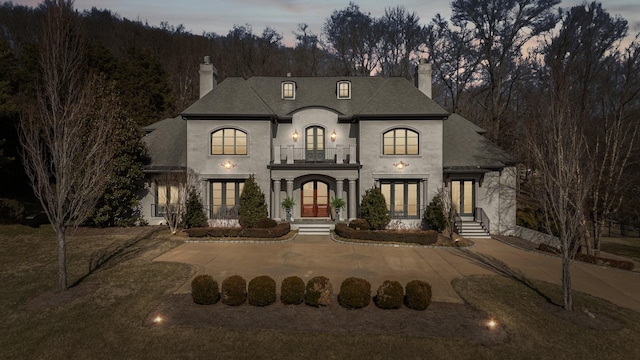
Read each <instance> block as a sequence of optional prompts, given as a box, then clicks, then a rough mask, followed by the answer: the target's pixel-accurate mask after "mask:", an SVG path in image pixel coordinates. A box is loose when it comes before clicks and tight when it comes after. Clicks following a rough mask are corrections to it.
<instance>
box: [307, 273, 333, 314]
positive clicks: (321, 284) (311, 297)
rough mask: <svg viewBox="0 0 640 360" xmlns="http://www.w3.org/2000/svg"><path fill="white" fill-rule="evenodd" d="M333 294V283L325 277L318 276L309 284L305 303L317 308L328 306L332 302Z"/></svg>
mask: <svg viewBox="0 0 640 360" xmlns="http://www.w3.org/2000/svg"><path fill="white" fill-rule="evenodd" d="M332 293H333V286H332V285H331V281H329V279H327V278H326V277H324V276H316V277H314V278H312V279H311V280H309V282H307V289H306V293H305V295H304V302H305V303H306V304H307V305H310V306H315V307H320V306H327V305H329V303H330V302H331V294H332Z"/></svg>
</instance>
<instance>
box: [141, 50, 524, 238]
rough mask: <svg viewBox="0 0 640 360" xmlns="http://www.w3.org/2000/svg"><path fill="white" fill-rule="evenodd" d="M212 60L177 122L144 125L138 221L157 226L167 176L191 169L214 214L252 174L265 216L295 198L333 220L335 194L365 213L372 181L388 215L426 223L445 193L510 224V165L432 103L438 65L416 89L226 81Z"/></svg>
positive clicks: (305, 212)
mask: <svg viewBox="0 0 640 360" xmlns="http://www.w3.org/2000/svg"><path fill="white" fill-rule="evenodd" d="M213 73H214V69H213V65H211V64H209V63H208V61H205V64H202V65H201V71H200V75H201V79H200V82H201V97H200V99H199V100H198V101H196V102H195V103H194V104H193V105H192V106H190V107H189V108H187V109H186V110H185V111H184V112H183V113H182V114H180V116H178V117H176V118H173V119H166V120H163V121H161V122H158V123H156V124H153V125H151V126H149V127H147V128H145V130H146V131H147V132H148V134H147V135H146V136H145V138H144V139H145V142H146V143H147V146H148V148H149V152H150V156H151V163H150V164H149V165H148V166H147V167H146V172H147V174H148V177H147V186H146V189H147V191H146V193H145V196H144V198H143V214H144V216H145V218H146V219H147V221H149V223H151V224H157V223H162V222H163V221H164V218H163V216H162V209H164V208H165V207H166V206H167V204H170V203H171V202H172V201H176V199H177V196H176V191H177V188H176V186H175V184H169V183H166V181H165V182H163V181H162V176H161V175H162V174H167V173H170V172H175V171H184V169H187V168H190V169H192V170H193V171H194V172H195V174H197V176H198V179H199V182H200V190H201V195H202V201H203V204H204V206H205V210H206V213H207V215H208V216H209V218H211V219H225V218H233V217H235V216H237V206H238V202H239V197H240V194H241V192H242V188H243V185H244V182H245V181H246V179H248V178H249V176H251V175H253V176H254V177H255V180H256V182H257V183H258V184H259V185H260V188H261V189H262V190H263V191H264V192H265V195H266V199H267V202H268V206H269V215H270V217H271V218H273V219H276V220H281V219H284V218H285V216H286V214H285V210H284V209H282V208H281V202H282V200H283V199H285V198H291V199H293V200H294V202H295V206H294V207H293V209H292V214H291V215H292V219H293V221H294V223H295V222H304V221H305V220H309V219H329V218H332V217H333V216H335V213H334V212H333V210H332V209H331V207H330V201H331V199H333V198H341V199H343V200H344V201H345V203H346V208H345V209H344V210H343V211H341V212H340V215H339V217H340V219H339V220H349V219H353V218H356V217H358V206H359V202H360V199H361V197H362V195H363V194H364V193H365V191H366V190H367V189H370V188H372V187H374V186H376V187H378V188H380V189H381V190H382V193H383V194H384V196H385V198H386V200H387V205H388V208H389V211H390V214H391V218H392V219H394V220H398V222H401V223H404V224H406V225H413V226H415V225H416V224H419V223H420V219H421V217H422V213H423V212H424V208H425V207H426V206H427V205H428V203H429V202H430V201H431V199H432V198H433V197H434V196H436V195H437V194H438V193H439V192H440V191H442V190H443V189H444V190H445V191H446V192H447V194H450V195H448V196H450V198H451V200H452V204H453V207H454V208H455V209H456V210H457V213H458V214H459V220H461V221H462V220H467V221H475V222H478V221H483V222H482V224H484V225H486V230H488V231H490V232H491V233H504V232H506V231H508V230H509V229H510V228H511V227H512V226H513V225H515V185H514V182H515V171H514V164H515V162H514V161H513V158H512V157H511V156H509V155H508V154H506V153H505V152H504V151H502V150H501V149H499V148H497V147H496V146H495V145H493V144H491V143H490V142H489V141H488V140H487V139H485V138H484V137H483V136H482V129H480V128H478V127H477V126H475V125H473V124H472V123H470V122H469V121H467V120H465V119H463V118H462V117H460V116H458V115H456V114H449V113H448V112H447V111H446V110H444V109H443V108H441V107H440V106H439V105H438V104H436V103H435V102H434V101H433V100H432V99H431V67H430V65H429V64H426V63H421V64H420V65H419V67H418V86H417V87H416V86H415V85H414V84H412V83H411V82H409V81H407V80H406V79H404V78H386V79H385V78H382V77H291V76H286V77H252V78H249V79H246V80H245V79H242V78H227V79H225V80H224V81H223V82H221V83H220V84H219V85H218V84H216V83H215V80H214V76H213Z"/></svg>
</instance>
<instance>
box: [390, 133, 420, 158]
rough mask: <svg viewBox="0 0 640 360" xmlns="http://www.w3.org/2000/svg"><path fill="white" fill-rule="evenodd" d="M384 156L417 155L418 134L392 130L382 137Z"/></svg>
mask: <svg viewBox="0 0 640 360" xmlns="http://www.w3.org/2000/svg"><path fill="white" fill-rule="evenodd" d="M382 153H383V154H384V155H418V153H419V150H418V133H417V132H415V131H413V130H409V129H393V130H389V131H387V132H386V133H384V135H383V149H382Z"/></svg>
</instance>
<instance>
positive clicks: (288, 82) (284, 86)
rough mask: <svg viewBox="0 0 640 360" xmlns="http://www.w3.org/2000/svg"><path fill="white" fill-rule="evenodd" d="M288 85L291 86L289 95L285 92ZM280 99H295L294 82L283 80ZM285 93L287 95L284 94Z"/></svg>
mask: <svg viewBox="0 0 640 360" xmlns="http://www.w3.org/2000/svg"><path fill="white" fill-rule="evenodd" d="M288 86H291V95H290V96H289V94H287V93H288V92H289V91H288V89H286V88H287V87H288ZM281 91H282V99H283V100H295V99H296V83H295V82H293V81H284V82H283V83H282V89H281ZM285 95H287V96H285Z"/></svg>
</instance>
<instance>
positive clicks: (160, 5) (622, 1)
mask: <svg viewBox="0 0 640 360" xmlns="http://www.w3.org/2000/svg"><path fill="white" fill-rule="evenodd" d="M354 2H355V3H356V4H358V5H359V6H360V10H361V11H362V12H365V13H370V14H371V15H372V16H374V17H380V16H382V15H383V14H384V10H385V8H386V7H390V6H391V7H393V6H396V5H403V6H405V8H406V9H407V10H409V11H414V12H416V13H417V14H418V16H419V17H420V19H421V23H422V24H423V25H426V24H428V23H429V22H430V21H431V19H432V18H433V17H434V16H435V15H436V14H437V13H441V14H442V15H443V16H445V17H446V18H449V17H450V15H451V6H450V4H451V1H450V0H404V1H402V2H400V3H394V2H392V1H388V0H385V1H383V0H366V1H365V0H361V1H354ZM13 3H14V4H20V5H29V6H37V5H38V4H39V3H41V1H40V0H14V1H13ZM580 3H582V0H567V1H563V2H562V3H561V6H562V7H571V6H574V5H577V4H580ZM348 4H349V1H348V0H323V1H319V0H318V1H309V0H233V1H232V0H106V1H105V0H76V1H75V7H76V9H78V10H84V9H91V8H92V7H97V8H99V9H104V8H106V9H110V10H111V11H112V12H114V13H117V14H119V15H120V16H121V17H124V18H127V19H130V20H140V21H142V22H148V23H149V25H152V26H158V25H159V24H160V22H162V21H166V22H168V23H169V24H171V25H174V26H177V25H180V24H183V25H184V26H185V28H186V29H187V30H188V31H190V32H191V33H193V34H202V32H205V31H206V32H214V33H216V34H218V35H226V34H227V33H228V32H229V30H230V29H231V28H232V27H233V26H234V25H245V24H250V25H251V26H252V28H253V32H254V33H255V34H258V35H259V34H261V33H262V30H263V29H264V28H265V27H266V26H271V27H272V28H275V30H276V31H277V32H278V33H280V34H282V35H283V36H284V43H285V44H286V45H292V44H293V42H294V35H293V34H292V33H293V31H295V30H296V28H297V24H299V23H307V24H309V26H310V29H311V31H312V32H313V33H315V34H319V33H320V32H321V28H322V24H323V22H324V21H325V19H326V18H327V17H329V16H330V15H331V13H332V12H333V11H334V10H336V9H343V8H345V7H346V6H347V5H348ZM602 4H603V7H604V8H605V9H606V10H607V11H608V12H609V13H611V14H614V15H621V16H622V17H624V18H625V19H627V20H628V21H629V28H630V34H633V35H635V34H636V33H637V32H639V31H640V1H638V0H605V1H602Z"/></svg>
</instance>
